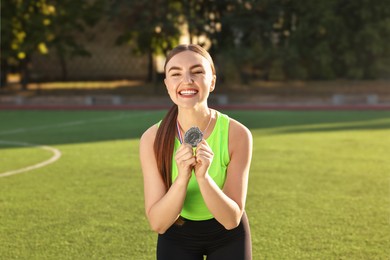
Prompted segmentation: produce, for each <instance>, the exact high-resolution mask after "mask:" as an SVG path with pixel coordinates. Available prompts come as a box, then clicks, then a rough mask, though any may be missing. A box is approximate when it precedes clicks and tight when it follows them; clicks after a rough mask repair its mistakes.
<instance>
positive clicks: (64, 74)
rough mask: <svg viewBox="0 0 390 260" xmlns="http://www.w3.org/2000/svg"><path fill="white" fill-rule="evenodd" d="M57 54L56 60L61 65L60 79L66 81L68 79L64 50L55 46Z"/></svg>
mask: <svg viewBox="0 0 390 260" xmlns="http://www.w3.org/2000/svg"><path fill="white" fill-rule="evenodd" d="M56 49H57V56H58V60H59V62H60V66H61V79H62V81H67V80H68V66H67V64H66V59H65V55H64V53H65V52H64V51H63V50H61V48H59V47H57V48H56Z"/></svg>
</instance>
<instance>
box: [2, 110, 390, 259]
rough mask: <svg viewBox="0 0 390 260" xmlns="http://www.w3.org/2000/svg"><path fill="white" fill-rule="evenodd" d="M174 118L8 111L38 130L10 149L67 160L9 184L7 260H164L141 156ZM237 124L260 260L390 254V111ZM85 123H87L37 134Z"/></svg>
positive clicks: (290, 115)
mask: <svg viewBox="0 0 390 260" xmlns="http://www.w3.org/2000/svg"><path fill="white" fill-rule="evenodd" d="M163 114H164V113H163V112H162V111H156V112H145V111H128V112H119V111H117V112H102V111H100V112H92V111H89V112H85V111H84V112H53V111H45V112H37V111H35V112H28V111H24V112H23V111H18V112H12V113H11V114H10V113H5V112H0V120H2V121H7V122H8V123H7V126H4V125H1V126H0V132H1V131H4V130H5V129H6V130H12V129H13V128H18V127H21V126H22V125H23V127H24V128H26V129H28V128H29V127H32V128H33V129H36V130H34V131H30V132H29V131H25V132H19V133H17V132H15V133H12V134H8V135H3V136H2V139H6V138H10V139H12V140H20V141H26V142H34V143H45V144H50V145H51V146H54V147H56V148H58V149H60V150H61V152H62V157H61V160H59V161H58V162H56V163H54V164H52V165H49V166H47V167H44V168H41V169H39V170H36V172H34V174H21V175H16V176H12V177H6V178H2V179H0V222H1V223H2V225H0V244H1V245H2V246H1V247H0V255H2V256H3V257H4V258H5V259H14V258H22V259H27V258H33V259H75V258H79V259H94V258H110V259H122V258H126V259H155V246H156V234H155V233H153V232H152V231H151V230H150V228H149V225H148V222H147V220H146V217H145V213H144V205H143V187H142V174H141V169H140V163H139V158H138V146H139V137H140V136H141V134H142V133H143V131H145V130H146V129H147V128H148V127H149V126H151V125H152V124H154V123H156V122H158V121H159V120H160V119H161V117H162V116H163ZM227 114H229V115H231V117H233V118H236V119H238V120H239V121H241V122H243V123H245V125H247V126H248V127H249V128H250V130H251V132H252V134H253V138H254V151H253V161H252V166H251V172H250V179H249V190H248V198H247V205H246V210H247V213H248V216H249V220H250V224H251V231H252V240H253V259H386V258H387V256H388V255H390V249H389V248H388V246H387V245H386V242H387V241H389V240H390V233H389V232H387V230H388V229H389V225H390V223H389V216H390V208H389V207H388V205H390V190H389V180H390V164H389V163H388V151H389V150H390V140H389V138H388V136H389V135H390V128H389V125H390V113H389V112H361V111H360V112H326V111H322V112H288V111H278V112H274V111H228V112H227ZM106 118H108V119H109V118H112V119H115V120H106ZM103 119H104V120H103ZM79 120H80V121H83V122H84V123H83V124H73V125H72V124H67V125H66V126H64V127H49V128H45V129H37V127H38V126H39V125H47V126H51V125H56V124H61V122H63V123H64V122H65V123H66V122H69V121H79ZM21 122H23V123H21ZM0 148H1V147H0ZM2 148H3V149H0V153H1V155H4V156H7V158H10V157H12V158H15V163H22V162H24V161H23V159H24V158H30V157H31V158H34V156H35V154H34V149H31V148H27V149H26V150H24V149H15V148H12V149H11V148H6V149H5V147H2ZM30 150H31V151H30ZM38 154H40V153H38ZM43 155H44V154H43ZM6 161H7V165H9V166H11V165H12V163H11V162H12V160H11V162H9V160H8V159H7V160H6ZM7 167H8V166H7Z"/></svg>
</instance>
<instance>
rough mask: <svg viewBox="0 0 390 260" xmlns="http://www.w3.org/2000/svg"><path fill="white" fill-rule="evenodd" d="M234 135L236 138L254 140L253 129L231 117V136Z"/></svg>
mask: <svg viewBox="0 0 390 260" xmlns="http://www.w3.org/2000/svg"><path fill="white" fill-rule="evenodd" d="M230 136H231V137H234V139H242V138H245V139H250V140H252V133H251V131H250V130H249V129H248V128H247V127H246V126H244V125H243V124H241V123H240V122H238V121H237V120H235V119H232V118H230V124H229V138H230Z"/></svg>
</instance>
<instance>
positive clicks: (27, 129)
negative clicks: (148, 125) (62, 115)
mask: <svg viewBox="0 0 390 260" xmlns="http://www.w3.org/2000/svg"><path fill="white" fill-rule="evenodd" d="M151 114H152V113H151V112H148V113H140V114H136V115H127V116H126V115H123V114H122V115H119V116H114V117H102V118H97V119H91V120H78V121H71V122H66V123H60V124H55V125H45V126H37V127H30V128H17V129H12V130H6V131H2V132H0V135H12V134H19V133H24V132H30V131H37V130H45V129H49V128H60V127H69V126H75V125H82V124H89V123H96V122H105V121H115V120H119V119H125V118H133V117H139V116H148V115H151Z"/></svg>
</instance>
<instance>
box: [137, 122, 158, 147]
mask: <svg viewBox="0 0 390 260" xmlns="http://www.w3.org/2000/svg"><path fill="white" fill-rule="evenodd" d="M157 130H158V126H157V124H155V125H152V126H151V127H149V128H148V129H147V130H146V131H145V132H144V133H143V134H142V136H141V140H140V144H141V147H142V145H148V144H153V143H154V139H155V138H156V134H157Z"/></svg>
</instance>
